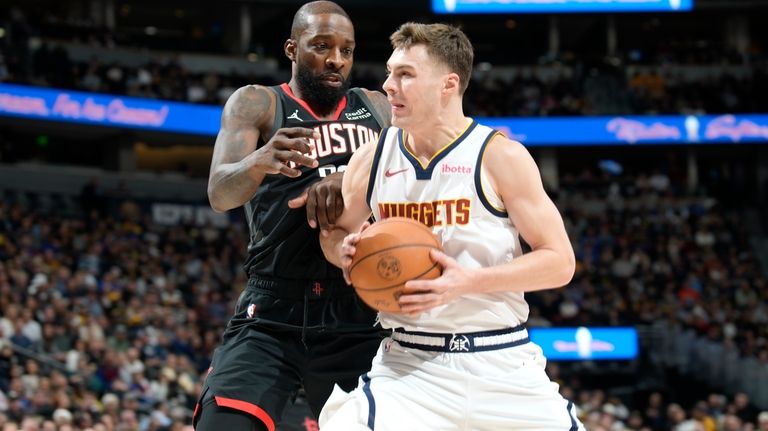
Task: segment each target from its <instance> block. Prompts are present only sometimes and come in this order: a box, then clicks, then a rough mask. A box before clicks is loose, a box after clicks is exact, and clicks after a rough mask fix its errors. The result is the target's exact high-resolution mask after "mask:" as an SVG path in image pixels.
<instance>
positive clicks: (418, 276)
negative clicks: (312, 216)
mask: <svg viewBox="0 0 768 431" xmlns="http://www.w3.org/2000/svg"><path fill="white" fill-rule="evenodd" d="M356 248H357V251H356V252H355V255H354V256H353V257H352V262H351V265H350V267H349V276H350V278H351V279H352V280H353V283H352V286H353V288H354V289H355V291H356V292H357V294H358V296H359V297H360V298H361V299H362V300H363V301H364V302H365V303H366V304H368V305H369V306H371V307H373V308H374V309H377V310H379V311H385V312H393V313H397V312H400V306H399V305H398V303H397V298H398V297H399V295H400V294H402V290H403V285H404V284H405V283H406V282H407V281H408V280H430V279H434V278H436V277H439V276H440V273H441V272H442V269H441V267H440V265H439V264H438V263H437V262H435V261H433V260H432V259H431V258H430V251H431V250H432V249H435V250H442V244H441V243H440V237H439V236H437V235H436V234H435V233H434V232H433V231H432V229H431V228H430V227H429V226H427V225H425V224H423V223H421V222H419V221H418V220H414V219H411V218H407V217H399V216H396V217H388V218H386V219H382V220H378V221H376V222H375V223H374V224H373V225H371V227H370V228H368V229H366V230H365V231H363V232H362V233H361V238H360V242H359V243H358V244H357V246H356ZM361 263H362V265H361ZM355 281H356V282H357V283H358V284H356V283H355ZM360 285H362V286H360Z"/></svg>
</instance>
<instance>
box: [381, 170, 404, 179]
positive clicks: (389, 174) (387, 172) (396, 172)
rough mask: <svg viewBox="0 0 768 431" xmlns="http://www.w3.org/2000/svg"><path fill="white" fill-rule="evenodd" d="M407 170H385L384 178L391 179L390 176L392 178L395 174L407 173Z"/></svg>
mask: <svg viewBox="0 0 768 431" xmlns="http://www.w3.org/2000/svg"><path fill="white" fill-rule="evenodd" d="M407 170H408V168H405V169H400V170H399V171H390V170H389V169H387V170H386V171H385V172H384V176H385V177H387V178H389V177H391V176H394V175H397V174H402V173H403V172H405V171H407Z"/></svg>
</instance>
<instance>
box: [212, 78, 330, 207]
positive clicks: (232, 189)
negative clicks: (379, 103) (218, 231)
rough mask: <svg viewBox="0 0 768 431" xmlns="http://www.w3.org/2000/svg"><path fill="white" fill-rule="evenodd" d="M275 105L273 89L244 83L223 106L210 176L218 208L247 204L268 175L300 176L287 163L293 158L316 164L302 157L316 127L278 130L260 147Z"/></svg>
mask: <svg viewBox="0 0 768 431" xmlns="http://www.w3.org/2000/svg"><path fill="white" fill-rule="evenodd" d="M274 105H275V95H274V93H272V92H271V91H269V90H268V89H266V88H264V87H261V86H256V85H248V86H245V87H241V88H240V89H238V90H237V91H235V92H234V93H233V94H232V96H230V98H229V100H227V103H226V105H224V111H223V113H222V114H221V129H220V130H219V134H218V136H217V137H216V144H215V146H214V147H213V157H212V159H211V171H210V174H209V176H208V200H209V201H210V203H211V207H212V208H213V209H214V211H217V212H224V211H227V210H230V209H232V208H237V207H239V206H241V205H243V204H244V203H246V202H248V201H249V200H250V199H251V198H252V197H253V195H254V194H256V190H258V188H259V186H260V185H261V182H262V181H263V180H264V176H265V175H267V174H282V175H286V176H289V177H297V176H299V175H301V171H299V170H298V169H292V168H290V167H288V164H287V163H288V162H289V161H293V162H295V163H296V164H298V165H303V166H307V167H315V166H316V164H317V161H316V160H314V159H312V158H310V157H307V156H305V155H304V154H306V153H309V152H310V151H311V148H310V146H309V142H308V141H307V138H312V137H315V136H314V135H313V133H314V132H313V131H312V129H306V128H301V127H294V128H283V129H279V130H277V131H275V133H274V135H273V136H272V138H271V139H270V140H269V142H267V143H266V144H265V145H263V146H261V147H258V143H259V138H260V137H261V135H262V134H263V133H265V132H268V131H269V128H270V127H271V125H272V121H273V119H274V116H275V109H274Z"/></svg>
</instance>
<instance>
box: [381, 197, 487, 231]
mask: <svg viewBox="0 0 768 431" xmlns="http://www.w3.org/2000/svg"><path fill="white" fill-rule="evenodd" d="M378 206H379V214H381V217H382V218H388V217H407V218H410V219H414V220H418V221H419V222H421V223H424V224H425V225H427V226H429V227H433V226H453V225H466V224H468V223H469V215H470V211H471V209H472V203H471V201H470V200H469V199H445V200H439V201H432V202H379V203H378Z"/></svg>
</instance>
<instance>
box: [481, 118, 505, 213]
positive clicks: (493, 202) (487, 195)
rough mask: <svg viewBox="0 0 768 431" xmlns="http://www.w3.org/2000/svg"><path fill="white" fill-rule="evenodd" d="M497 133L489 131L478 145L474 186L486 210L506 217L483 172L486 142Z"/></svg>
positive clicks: (499, 199)
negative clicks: (480, 144)
mask: <svg viewBox="0 0 768 431" xmlns="http://www.w3.org/2000/svg"><path fill="white" fill-rule="evenodd" d="M497 133H499V132H497V131H495V130H493V131H491V132H490V133H489V134H488V136H487V137H486V138H485V141H483V145H482V146H481V147H480V152H479V154H478V155H477V165H476V166H475V187H476V189H477V197H478V199H480V202H482V204H483V206H484V207H485V209H486V210H488V212H490V213H491V214H493V215H495V216H497V217H502V218H507V217H509V214H508V213H507V211H506V209H505V208H504V207H503V203H502V202H501V198H500V197H499V196H498V195H497V194H496V192H495V191H494V190H493V187H491V183H490V181H489V180H488V176H487V175H485V174H483V157H484V156H485V150H486V148H488V143H489V142H491V140H492V139H493V138H494V137H496V134H497Z"/></svg>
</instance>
